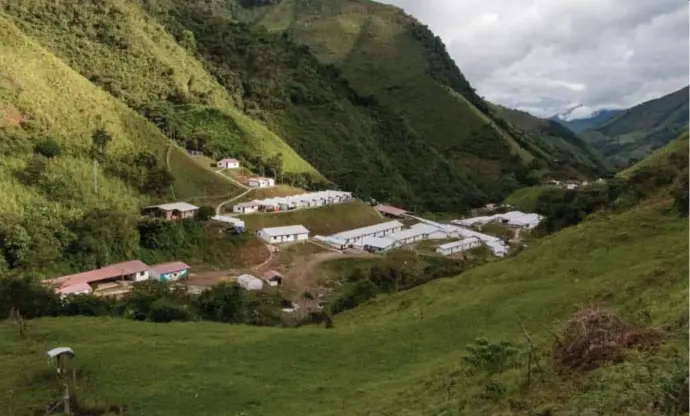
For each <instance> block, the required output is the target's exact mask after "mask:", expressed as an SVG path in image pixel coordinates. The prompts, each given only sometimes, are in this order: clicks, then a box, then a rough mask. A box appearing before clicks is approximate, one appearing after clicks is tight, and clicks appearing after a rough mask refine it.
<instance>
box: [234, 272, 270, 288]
mask: <svg viewBox="0 0 690 416" xmlns="http://www.w3.org/2000/svg"><path fill="white" fill-rule="evenodd" d="M237 284H238V285H240V287H241V288H243V289H245V290H261V289H263V288H264V282H262V281H261V279H257V278H256V277H254V276H252V275H251V274H243V275H241V276H239V277H238V278H237Z"/></svg>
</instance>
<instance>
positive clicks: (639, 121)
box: [582, 87, 689, 166]
mask: <svg viewBox="0 0 690 416" xmlns="http://www.w3.org/2000/svg"><path fill="white" fill-rule="evenodd" d="M688 111H689V110H688V87H685V88H683V89H681V90H678V91H676V92H674V93H672V94H669V95H666V96H664V97H661V98H658V99H656V100H652V101H648V102H646V103H642V104H640V105H638V106H635V107H633V108H631V109H629V110H626V111H625V112H623V113H621V114H619V115H618V116H616V117H614V118H613V119H610V120H608V121H605V122H604V123H602V124H600V125H598V126H595V127H593V128H591V129H589V130H587V131H585V132H584V133H583V134H582V137H583V138H584V139H585V140H586V141H587V142H588V143H590V144H591V146H592V147H594V148H595V149H597V150H599V151H600V152H601V153H602V154H603V155H604V156H605V157H606V158H607V159H608V160H609V161H610V162H611V163H612V164H614V165H616V166H625V165H626V164H629V163H630V161H636V160H641V159H643V158H644V157H645V156H647V155H648V154H649V153H651V152H652V151H654V150H655V149H658V148H661V147H663V146H664V145H666V144H667V143H669V142H670V141H671V140H673V139H675V138H676V137H678V135H679V134H680V133H681V132H682V131H684V130H687V125H688Z"/></svg>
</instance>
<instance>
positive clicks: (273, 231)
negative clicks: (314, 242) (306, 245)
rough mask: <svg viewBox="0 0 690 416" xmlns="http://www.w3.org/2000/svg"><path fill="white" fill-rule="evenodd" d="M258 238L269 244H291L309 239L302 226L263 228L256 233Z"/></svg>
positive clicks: (307, 231) (307, 232)
mask: <svg viewBox="0 0 690 416" xmlns="http://www.w3.org/2000/svg"><path fill="white" fill-rule="evenodd" d="M258 235H259V237H260V238H261V239H262V240H264V241H266V242H267V243H271V244H280V243H292V242H296V241H306V240H307V239H309V230H307V229H306V228H304V226H302V225H289V226H286V227H271V228H263V229H261V230H259V232H258Z"/></svg>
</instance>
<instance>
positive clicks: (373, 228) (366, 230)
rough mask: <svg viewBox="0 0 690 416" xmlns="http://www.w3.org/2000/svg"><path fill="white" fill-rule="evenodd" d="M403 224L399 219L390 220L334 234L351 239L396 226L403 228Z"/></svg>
mask: <svg viewBox="0 0 690 416" xmlns="http://www.w3.org/2000/svg"><path fill="white" fill-rule="evenodd" d="M402 227H403V224H402V223H401V222H399V221H389V222H384V223H382V224H375V225H370V226H368V227H362V228H357V229H354V230H350V231H344V232H342V233H338V234H333V237H336V238H342V239H345V240H349V239H352V238H358V237H362V236H365V235H368V234H374V233H378V232H381V231H388V230H391V229H394V228H402Z"/></svg>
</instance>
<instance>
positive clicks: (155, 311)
mask: <svg viewBox="0 0 690 416" xmlns="http://www.w3.org/2000/svg"><path fill="white" fill-rule="evenodd" d="M190 319H192V314H191V313H190V311H189V309H188V308H187V307H186V306H185V305H181V304H178V303H176V302H175V301H174V300H172V299H169V298H160V299H158V300H156V301H155V302H153V303H152V304H151V308H150V310H149V313H148V320H149V321H153V322H172V321H189V320H190Z"/></svg>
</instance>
